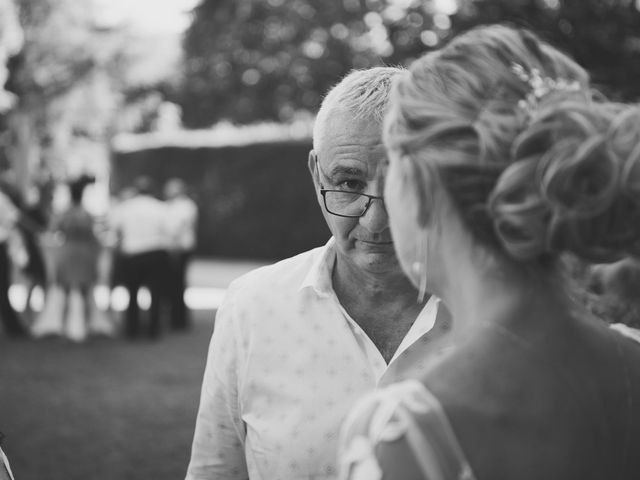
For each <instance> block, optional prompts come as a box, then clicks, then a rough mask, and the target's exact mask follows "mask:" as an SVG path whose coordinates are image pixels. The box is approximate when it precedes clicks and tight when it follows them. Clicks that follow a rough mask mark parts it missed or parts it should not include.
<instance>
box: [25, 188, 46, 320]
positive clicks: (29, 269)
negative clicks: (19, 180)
mask: <svg viewBox="0 0 640 480" xmlns="http://www.w3.org/2000/svg"><path fill="white" fill-rule="evenodd" d="M45 189H46V188H45ZM49 217H50V214H49V209H48V208H47V203H46V201H45V199H44V198H43V195H42V192H41V188H40V187H39V186H38V185H31V186H30V187H29V188H28V190H27V193H26V195H25V201H24V202H23V205H22V208H21V209H20V220H19V222H18V224H19V228H20V232H21V234H22V238H23V240H24V246H25V249H26V254H27V261H26V263H25V265H24V266H23V267H22V268H21V272H22V274H23V276H24V281H25V287H26V289H27V297H26V300H25V310H24V316H25V317H26V318H27V320H28V321H31V322H33V320H34V315H35V312H34V311H33V310H32V301H31V299H32V296H33V292H34V291H35V289H36V288H40V289H41V291H42V292H43V294H44V293H46V289H47V269H46V264H45V259H44V254H43V251H42V246H41V244H40V238H41V236H42V234H44V233H45V232H46V230H47V227H48V225H49Z"/></svg>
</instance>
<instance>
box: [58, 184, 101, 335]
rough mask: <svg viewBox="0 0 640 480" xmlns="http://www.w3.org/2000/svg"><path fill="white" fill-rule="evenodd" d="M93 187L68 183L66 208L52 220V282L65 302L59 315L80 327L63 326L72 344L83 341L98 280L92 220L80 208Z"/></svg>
mask: <svg viewBox="0 0 640 480" xmlns="http://www.w3.org/2000/svg"><path fill="white" fill-rule="evenodd" d="M90 183H93V178H92V177H88V176H82V177H80V178H78V179H77V180H74V181H72V182H70V183H69V192H70V194H71V205H70V207H69V208H68V209H67V210H66V211H65V212H63V213H62V214H60V215H59V216H58V217H57V218H55V219H54V222H53V225H52V231H53V232H54V234H55V235H56V236H57V237H59V242H60V247H59V249H58V252H57V255H56V259H55V266H54V282H55V283H57V284H58V285H59V286H60V287H61V288H62V289H63V291H64V293H65V297H66V301H65V307H64V309H63V312H62V315H63V319H64V320H65V321H66V322H67V323H68V322H69V321H70V320H71V321H74V320H77V319H75V318H74V316H75V315H78V314H79V315H80V316H81V317H82V320H81V322H80V323H81V325H79V326H73V327H72V328H71V330H70V328H69V327H71V325H68V324H67V325H66V328H63V331H66V332H68V334H70V335H69V336H70V337H71V338H72V339H74V340H83V339H84V337H85V336H86V333H87V331H88V330H89V326H90V325H89V322H90V319H91V315H92V311H93V309H94V308H95V305H94V299H93V289H94V287H95V284H96V281H97V278H98V254H99V253H100V244H99V242H98V239H97V237H96V234H95V225H94V218H93V216H92V215H91V214H90V213H89V212H87V211H86V210H85V208H84V207H83V206H82V197H83V194H84V190H85V188H86V186H87V185H88V184H90ZM77 294H79V295H80V298H81V305H82V306H81V308H80V310H81V311H80V312H76V311H75V309H74V304H73V295H77Z"/></svg>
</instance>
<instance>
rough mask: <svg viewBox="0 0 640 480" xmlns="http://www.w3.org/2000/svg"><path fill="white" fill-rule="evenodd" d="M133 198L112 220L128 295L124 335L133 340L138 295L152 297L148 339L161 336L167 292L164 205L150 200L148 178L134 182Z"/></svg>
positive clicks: (137, 324) (136, 329)
mask: <svg viewBox="0 0 640 480" xmlns="http://www.w3.org/2000/svg"><path fill="white" fill-rule="evenodd" d="M134 186H135V189H136V194H135V195H134V196H133V197H131V198H128V199H126V200H124V201H123V202H122V203H120V204H119V205H118V206H117V207H116V209H115V211H114V212H113V214H112V216H111V222H112V228H113V230H114V232H115V234H116V236H117V238H118V244H119V251H120V255H121V256H120V260H119V261H120V266H119V268H120V274H121V278H122V281H123V283H124V286H125V288H126V289H127V291H128V293H129V305H128V307H127V311H126V316H125V334H126V336H127V337H128V338H130V339H134V338H136V337H138V336H139V334H140V308H139V306H138V301H137V297H138V291H139V290H140V288H141V287H142V286H146V287H147V288H148V289H149V292H150V294H151V306H150V308H149V326H148V329H147V333H148V336H149V337H151V338H157V337H158V336H159V335H160V333H161V324H160V306H161V301H162V299H163V297H165V295H166V292H167V279H168V275H169V260H168V254H167V235H168V234H167V230H168V226H167V210H166V205H165V204H164V202H162V201H160V200H158V199H157V198H155V197H153V196H152V194H151V192H152V190H153V183H152V181H151V179H149V178H148V177H139V178H138V179H136V181H135V182H134Z"/></svg>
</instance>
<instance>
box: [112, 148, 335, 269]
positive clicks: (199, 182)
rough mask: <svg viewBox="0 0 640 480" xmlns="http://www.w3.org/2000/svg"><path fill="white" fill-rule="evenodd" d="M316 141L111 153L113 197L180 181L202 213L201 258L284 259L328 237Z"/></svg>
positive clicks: (200, 224)
mask: <svg viewBox="0 0 640 480" xmlns="http://www.w3.org/2000/svg"><path fill="white" fill-rule="evenodd" d="M310 148H311V145H310V143H309V142H306V141H305V142H291V141H287V142H279V143H263V144H251V145H245V146H225V147H200V148H185V147H174V146H171V147H160V148H149V149H143V150H136V151H128V152H124V151H120V152H118V151H115V152H113V153H112V176H111V190H112V192H114V193H117V192H118V191H119V190H120V189H121V188H123V187H126V186H128V185H130V184H131V183H132V182H133V180H134V179H135V178H136V177H137V176H139V175H148V176H150V177H152V178H153V179H154V180H155V181H156V182H157V184H158V185H159V186H161V185H162V184H163V183H164V182H165V181H166V180H167V179H168V178H171V177H178V178H181V179H183V180H184V181H185V182H187V184H188V185H189V186H190V188H191V191H192V193H193V198H194V199H195V200H196V202H197V204H198V206H199V209H200V218H199V225H198V227H199V228H198V246H197V253H198V254H199V255H204V256H224V257H236V258H252V259H269V260H271V259H280V258H285V257H289V256H291V255H294V254H296V253H300V252H302V251H304V250H307V249H309V248H313V247H316V246H319V245H322V244H323V243H325V242H326V241H327V239H328V238H329V235H330V233H329V230H328V229H327V227H326V225H325V223H324V220H323V218H322V214H321V213H320V208H319V206H318V204H317V201H316V197H315V193H314V190H313V184H312V182H311V177H310V175H309V172H308V170H307V155H308V152H309V149H310Z"/></svg>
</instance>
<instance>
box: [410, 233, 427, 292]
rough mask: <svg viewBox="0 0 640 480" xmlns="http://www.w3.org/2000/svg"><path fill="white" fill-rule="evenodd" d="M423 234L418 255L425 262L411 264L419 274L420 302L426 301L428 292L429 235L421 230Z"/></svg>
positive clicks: (414, 271)
mask: <svg viewBox="0 0 640 480" xmlns="http://www.w3.org/2000/svg"><path fill="white" fill-rule="evenodd" d="M421 233H422V236H421V237H420V240H419V245H418V255H419V256H423V257H424V262H421V261H415V262H413V263H412V264H411V270H412V271H413V273H415V274H416V275H417V276H418V299H417V300H418V303H422V302H424V297H425V296H426V294H427V254H428V252H427V248H428V237H427V235H426V234H425V232H421Z"/></svg>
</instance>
